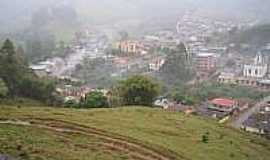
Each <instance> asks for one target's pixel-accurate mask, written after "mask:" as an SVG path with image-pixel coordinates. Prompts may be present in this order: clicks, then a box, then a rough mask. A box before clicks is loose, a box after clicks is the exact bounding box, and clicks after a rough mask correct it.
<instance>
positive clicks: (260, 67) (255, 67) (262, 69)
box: [243, 53, 268, 79]
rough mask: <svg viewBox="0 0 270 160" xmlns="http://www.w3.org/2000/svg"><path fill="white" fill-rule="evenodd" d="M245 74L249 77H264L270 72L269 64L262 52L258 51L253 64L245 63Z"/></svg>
mask: <svg viewBox="0 0 270 160" xmlns="http://www.w3.org/2000/svg"><path fill="white" fill-rule="evenodd" d="M243 72H244V73H243V74H244V76H245V77H248V78H258V79H261V78H264V77H265V76H266V75H267V72H268V65H267V63H266V62H265V59H264V57H263V56H262V54H261V53H258V54H257V55H256V57H255V59H254V63H253V64H249V65H244V70H243Z"/></svg>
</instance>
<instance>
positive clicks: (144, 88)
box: [118, 76, 160, 106]
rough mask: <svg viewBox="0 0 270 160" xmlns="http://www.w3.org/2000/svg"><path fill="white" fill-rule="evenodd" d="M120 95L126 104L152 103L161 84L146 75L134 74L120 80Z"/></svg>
mask: <svg viewBox="0 0 270 160" xmlns="http://www.w3.org/2000/svg"><path fill="white" fill-rule="evenodd" d="M118 89H119V95H120V97H121V98H122V99H123V102H124V104H125V105H148V106H149V105H150V106H151V105H152V103H153V101H154V99H155V98H156V97H157V96H158V95H159V92H160V86H159V84H158V83H156V82H154V81H153V80H152V79H150V78H148V77H145V76H133V77H130V78H128V79H127V80H124V81H122V82H120V84H119V88H118Z"/></svg>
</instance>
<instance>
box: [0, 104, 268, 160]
mask: <svg viewBox="0 0 270 160" xmlns="http://www.w3.org/2000/svg"><path fill="white" fill-rule="evenodd" d="M0 119H1V122H7V120H11V121H10V122H9V123H5V124H0V135H1V136H0V153H4V154H8V155H12V156H14V157H21V158H22V159H65V160H69V159H70V160H75V159H78V160H79V159H80V160H81V159H100V160H110V159H116V160H118V159H119V160H120V159H145V160H146V159H147V160H148V159H149V160H154V159H160V160H165V159H166V160H169V159H179V160H182V159H183V160H185V159H187V160H216V159H219V160H268V159H269V156H270V144H269V141H267V140H264V139H261V138H259V137H256V136H253V135H249V134H246V133H242V132H240V131H236V130H233V129H230V128H226V127H224V126H221V125H218V124H216V123H215V122H213V121H211V120H206V119H203V118H200V117H194V116H185V115H183V114H181V113H171V112H164V111H162V110H159V109H151V108H138V107H133V108H117V109H94V110H76V109H55V108H46V107H44V108H41V107H25V108H24V107H23V108H16V107H10V106H1V107H0ZM18 120H20V121H18ZM13 122H21V123H22V124H20V123H19V124H15V123H14V124H12V123H13ZM23 122H24V123H26V122H29V124H27V123H26V124H25V125H23V124H24V123H23ZM206 133H209V142H208V143H203V142H202V141H201V139H202V136H203V135H205V134H206Z"/></svg>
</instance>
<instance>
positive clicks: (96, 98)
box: [84, 91, 108, 108]
mask: <svg viewBox="0 0 270 160" xmlns="http://www.w3.org/2000/svg"><path fill="white" fill-rule="evenodd" d="M84 106H85V107H87V108H101V107H108V101H107V98H106V97H105V96H104V95H103V93H102V92H98V91H94V92H90V93H88V94H87V95H86V97H85V104H84Z"/></svg>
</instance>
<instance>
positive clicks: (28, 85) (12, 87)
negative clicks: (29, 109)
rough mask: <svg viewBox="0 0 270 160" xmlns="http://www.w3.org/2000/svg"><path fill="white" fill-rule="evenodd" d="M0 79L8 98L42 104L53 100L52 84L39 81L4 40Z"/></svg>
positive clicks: (0, 57)
mask: <svg viewBox="0 0 270 160" xmlns="http://www.w3.org/2000/svg"><path fill="white" fill-rule="evenodd" d="M20 50H21V49H20ZM20 52H23V51H20ZM0 78H1V79H2V80H3V84H5V85H6V87H7V88H8V91H9V92H8V96H9V97H21V96H22V97H28V98H33V99H37V100H41V101H44V102H48V101H50V100H52V99H53V95H52V94H53V92H54V90H55V85H54V83H53V82H52V81H50V80H46V81H45V80H42V79H39V78H38V77H37V76H36V75H35V74H34V73H33V71H32V70H30V69H29V68H28V64H27V62H26V61H25V60H23V58H22V57H21V55H18V53H16V49H15V46H14V45H13V43H12V42H11V41H10V40H6V41H5V42H4V44H3V46H2V48H1V50H0Z"/></svg>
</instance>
